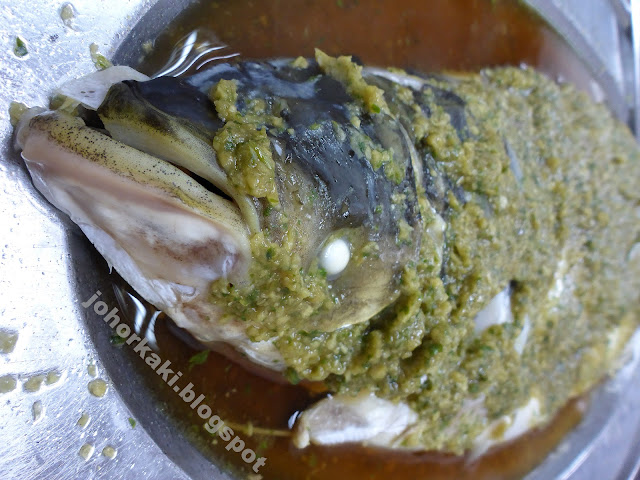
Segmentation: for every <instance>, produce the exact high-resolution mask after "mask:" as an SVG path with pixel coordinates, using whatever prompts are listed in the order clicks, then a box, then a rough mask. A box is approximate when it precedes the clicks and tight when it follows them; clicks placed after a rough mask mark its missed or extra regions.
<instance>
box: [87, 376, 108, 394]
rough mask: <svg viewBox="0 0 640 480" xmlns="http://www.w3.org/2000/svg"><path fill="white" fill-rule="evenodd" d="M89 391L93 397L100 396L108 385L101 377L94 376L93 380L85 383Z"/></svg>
mask: <svg viewBox="0 0 640 480" xmlns="http://www.w3.org/2000/svg"><path fill="white" fill-rule="evenodd" d="M87 388H88V389H89V392H90V393H91V395H93V396H94V397H98V398H102V397H104V396H105V394H106V393H107V390H108V389H109V385H108V384H107V382H105V381H104V380H103V379H101V378H96V379H95V380H91V381H90V382H89V384H88V385H87Z"/></svg>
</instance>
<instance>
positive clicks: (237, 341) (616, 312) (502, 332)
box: [17, 51, 640, 453]
mask: <svg viewBox="0 0 640 480" xmlns="http://www.w3.org/2000/svg"><path fill="white" fill-rule="evenodd" d="M55 104H56V105H55V107H56V108H52V109H50V110H44V109H30V110H28V111H27V112H25V113H24V114H23V115H22V118H21V120H20V124H19V126H18V128H17V139H18V144H19V146H20V148H21V149H22V156H23V158H24V160H25V163H26V165H27V168H28V169H29V172H30V173H31V176H32V178H33V182H34V184H35V186H36V187H37V188H38V190H40V192H42V194H43V195H44V196H45V197H46V198H47V199H48V200H49V201H50V202H51V203H52V204H53V205H55V206H56V207H57V208H59V209H60V210H62V211H63V212H65V213H66V214H68V215H69V216H70V217H71V219H72V220H73V221H74V222H75V223H76V224H78V226H79V227H80V228H81V229H82V230H83V232H84V233H85V234H86V236H87V237H88V238H89V239H90V240H91V242H92V243H93V244H94V245H95V247H96V248H97V249H98V251H99V252H100V253H101V254H102V255H103V256H104V258H105V259H106V260H107V262H108V263H109V264H110V265H111V266H113V267H114V268H115V269H116V270H117V271H118V272H119V273H120V275H121V276H122V277H123V278H124V279H125V280H126V281H127V282H128V283H129V284H131V286H132V287H133V288H134V289H135V290H136V291H137V292H138V293H139V294H140V295H142V296H143V297H144V298H145V299H146V300H148V301H149V302H151V303H152V304H154V305H155V306H156V307H157V308H159V309H161V310H162V311H164V312H166V313H167V314H168V315H169V316H170V317H171V318H172V319H173V321H174V322H175V323H176V324H177V325H178V326H180V327H183V328H185V329H187V330H188V331H189V332H190V333H191V334H192V335H193V336H194V337H195V338H196V339H197V340H199V341H200V342H202V343H203V344H204V345H207V346H209V347H210V348H216V345H220V344H226V345H230V346H232V347H233V348H235V349H236V350H237V351H238V352H240V353H241V354H243V355H245V356H246V357H247V358H248V359H249V360H250V361H251V362H253V363H255V364H257V365H260V366H262V367H266V368H268V369H270V370H273V371H275V372H280V373H281V374H282V375H283V376H284V377H285V378H287V379H289V381H291V382H297V381H301V380H305V381H315V382H323V384H324V386H325V388H326V389H327V390H328V391H329V392H330V394H328V395H327V397H326V398H324V399H323V400H320V401H319V402H317V403H316V404H315V405H312V406H311V407H310V408H309V409H307V410H306V411H305V412H302V414H301V415H300V416H298V418H297V421H296V425H295V426H294V443H295V444H296V445H297V446H299V447H304V446H306V445H308V444H309V443H316V444H338V443H344V442H359V443H363V444H372V445H377V446H382V447H388V448H406V449H416V450H426V449H431V450H440V451H448V452H454V453H462V452H464V451H467V450H475V452H476V453H481V452H483V451H484V450H485V449H487V448H488V447H489V446H491V445H493V444H495V443H499V442H503V441H506V440H509V439H512V438H514V437H516V436H518V435H520V434H522V433H523V432H525V431H527V430H529V429H531V428H532V427H535V426H539V425H542V424H544V423H545V422H547V421H548V420H549V419H551V418H552V416H553V415H554V413H555V412H557V411H558V409H559V408H560V407H561V406H563V405H564V404H565V403H566V402H567V401H568V399H570V398H571V397H574V396H576V395H580V394H583V393H584V392H586V391H587V390H589V389H590V388H591V387H592V386H594V385H595V384H596V383H597V382H598V381H599V380H600V379H602V378H603V377H604V376H605V375H606V374H608V373H609V372H611V371H612V370H613V369H615V368H616V367H617V366H619V358H620V356H621V354H622V352H623V351H624V349H625V345H627V344H628V341H629V339H630V338H631V337H632V335H633V333H634V331H635V330H636V329H637V327H638V322H639V316H638V313H639V307H638V305H640V303H639V300H640V298H639V294H640V222H639V219H640V190H639V189H638V179H639V178H640V154H639V150H638V146H637V144H636V143H635V141H634V139H633V137H632V136H631V134H630V133H629V131H628V129H627V128H626V127H625V126H623V125H621V124H620V123H619V122H618V121H616V120H615V119H614V118H612V116H611V114H610V113H609V112H608V111H607V109H606V108H605V107H604V106H602V105H597V104H594V103H593V102H592V101H590V100H589V99H588V98H587V97H586V96H585V95H584V94H582V93H579V92H577V91H576V90H575V89H574V88H572V87H571V86H569V85H558V84H556V83H554V82H553V81H551V80H549V79H548V78H546V77H544V76H543V75H541V74H539V73H536V72H535V71H533V70H530V69H526V68H523V69H516V68H498V69H488V70H484V71H482V72H480V73H478V74H445V75H417V74H408V73H406V72H404V71H400V70H395V69H388V70H387V69H379V68H363V67H362V66H361V65H359V64H357V63H355V62H354V61H352V59H351V58H350V57H339V58H333V57H330V56H327V55H325V54H324V53H323V52H320V51H317V52H316V58H315V59H311V60H309V59H303V58H299V59H296V60H293V61H292V60H290V59H277V60H270V61H260V62H256V61H246V62H236V63H229V64H221V65H216V66H213V67H211V68H209V69H208V70H205V71H202V72H201V73H198V74H196V75H193V76H190V77H188V78H182V79H177V78H170V77H160V78H155V79H149V78H147V77H145V76H143V75H141V74H140V73H138V72H136V71H135V70H132V69H130V68H128V67H111V68H108V69H106V70H103V71H100V72H96V73H93V74H91V75H88V76H86V77H84V78H81V79H78V80H75V81H73V82H70V83H69V84H66V85H64V86H63V87H61V88H60V89H59V90H58V91H57V95H56V102H55Z"/></svg>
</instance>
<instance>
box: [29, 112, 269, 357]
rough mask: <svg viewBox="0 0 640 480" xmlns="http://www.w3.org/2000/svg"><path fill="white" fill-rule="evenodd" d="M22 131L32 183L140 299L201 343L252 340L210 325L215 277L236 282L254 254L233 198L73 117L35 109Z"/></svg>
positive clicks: (215, 311) (237, 329) (214, 312)
mask: <svg viewBox="0 0 640 480" xmlns="http://www.w3.org/2000/svg"><path fill="white" fill-rule="evenodd" d="M18 137H19V138H20V147H21V148H22V157H23V159H24V161H25V164H26V166H27V168H28V170H29V172H30V174H31V177H32V179H33V183H34V185H35V186H36V188H37V189H38V190H39V191H40V192H41V193H42V194H43V195H44V196H45V198H46V199H47V200H48V201H49V202H51V203H52V204H53V205H54V206H56V207H57V208H58V209H60V210H61V211H63V212H64V213H66V214H67V215H69V217H70V218H71V219H72V220H73V221H74V222H75V223H76V224H77V225H78V226H79V227H80V228H81V229H82V231H83V232H84V233H85V235H86V236H87V237H88V238H89V240H90V241H91V242H92V243H93V244H94V245H95V247H96V248H97V250H98V251H99V252H100V254H101V255H102V256H103V257H104V258H105V259H106V260H107V262H108V263H109V265H110V266H113V267H115V269H116V270H117V271H118V272H119V273H120V274H121V275H122V277H123V278H124V279H125V280H126V281H127V282H128V283H129V284H130V285H131V286H132V287H133V288H134V289H135V290H136V291H137V292H138V293H139V294H140V295H141V296H143V297H144V298H145V299H146V300H148V301H149V302H150V303H152V304H153V305H154V306H156V307H157V308H158V309H160V310H163V311H165V312H166V313H167V314H168V315H170V316H171V317H172V318H173V320H174V321H175V322H176V323H177V324H178V325H179V326H180V327H183V328H186V329H188V330H189V331H190V332H191V333H192V334H193V335H194V336H195V337H196V338H197V339H198V340H200V341H202V342H203V343H208V342H214V341H229V343H231V344H232V345H233V344H238V345H240V344H243V345H244V344H246V348H250V347H251V345H250V342H248V340H247V338H246V336H245V335H244V334H243V330H242V329H241V327H240V326H239V325H227V324H225V325H220V326H216V325H214V324H215V323H216V320H217V319H218V318H219V316H220V311H219V309H218V308H217V307H216V306H215V305H211V304H210V302H209V301H208V296H209V288H210V284H211V282H213V281H215V280H218V279H220V278H226V279H228V280H229V281H230V282H235V281H242V279H243V276H244V275H245V272H246V270H247V268H248V264H249V261H250V258H251V255H250V248H249V241H248V229H247V227H246V225H245V224H244V222H243V220H242V217H241V215H240V213H239V212H238V209H237V207H236V206H235V205H233V204H232V203H231V202H229V201H227V200H225V199H223V198H221V197H218V196H216V195H214V194H212V193H210V192H209V191H208V190H206V189H205V188H204V187H202V186H200V185H199V184H198V183H196V182H195V181H193V180H192V179H191V178H190V177H189V176H188V175H187V174H185V173H183V172H182V171H180V170H179V169H177V168H175V167H174V166H172V165H170V164H169V163H167V162H164V161H162V160H159V159H157V158H155V157H152V156H150V155H147V154H145V153H142V152H140V151H138V150H135V149H133V148H131V147H129V146H127V145H125V144H123V143H120V142H118V141H116V140H113V139H112V138H110V137H109V136H107V135H105V134H103V133H102V132H99V131H96V130H95V129H92V128H90V127H87V126H86V125H85V124H84V122H83V121H82V120H81V119H80V118H77V117H72V116H69V115H66V114H63V113H59V112H44V113H41V114H39V115H36V116H34V117H33V118H32V119H31V120H29V121H28V123H26V124H25V125H23V126H22V128H21V130H20V131H19V132H18ZM212 325H213V327H212ZM258 350H259V349H258ZM267 350H269V349H268V348H267ZM258 355H259V356H260V354H258ZM266 355H267V356H269V355H271V353H267V354H266ZM270 362H271V363H272V359H271V358H270Z"/></svg>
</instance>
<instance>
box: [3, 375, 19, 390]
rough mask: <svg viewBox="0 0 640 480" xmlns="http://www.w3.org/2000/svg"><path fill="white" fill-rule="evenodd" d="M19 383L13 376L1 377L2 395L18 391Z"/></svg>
mask: <svg viewBox="0 0 640 480" xmlns="http://www.w3.org/2000/svg"><path fill="white" fill-rule="evenodd" d="M17 384H18V382H17V380H16V379H15V377H14V376H12V375H3V376H2V377H0V393H9V392H12V391H14V390H15V389H16V386H17Z"/></svg>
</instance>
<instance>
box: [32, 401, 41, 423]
mask: <svg viewBox="0 0 640 480" xmlns="http://www.w3.org/2000/svg"><path fill="white" fill-rule="evenodd" d="M43 413H44V408H43V407H42V402H41V401H40V400H38V401H37V402H34V403H33V405H31V415H32V417H33V423H36V422H37V421H38V420H40V419H41V418H42V414H43Z"/></svg>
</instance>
